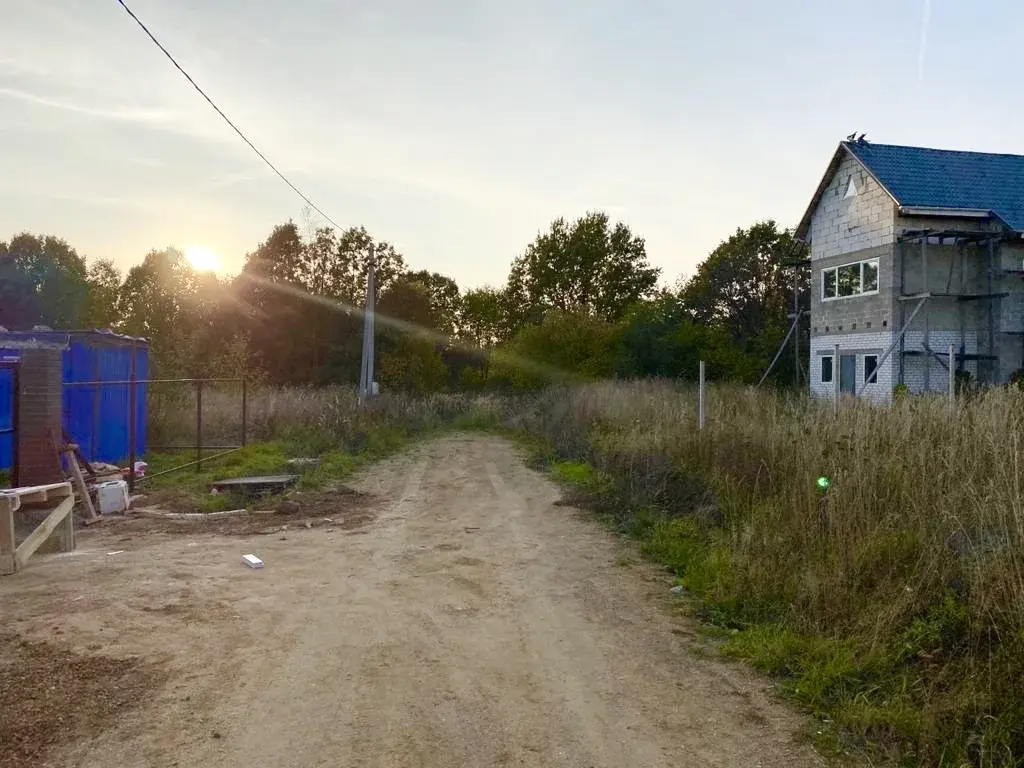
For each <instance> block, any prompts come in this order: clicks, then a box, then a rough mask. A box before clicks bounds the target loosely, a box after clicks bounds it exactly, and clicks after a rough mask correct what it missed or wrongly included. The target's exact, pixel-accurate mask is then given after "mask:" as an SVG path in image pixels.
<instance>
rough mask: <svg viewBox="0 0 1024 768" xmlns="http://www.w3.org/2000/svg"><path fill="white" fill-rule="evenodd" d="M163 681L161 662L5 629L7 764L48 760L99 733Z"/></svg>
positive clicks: (3, 743) (1, 670)
mask: <svg viewBox="0 0 1024 768" xmlns="http://www.w3.org/2000/svg"><path fill="white" fill-rule="evenodd" d="M163 680H164V674H163V672H162V671H161V669H160V667H158V666H157V665H156V664H153V663H150V662H145V661H143V660H141V659H136V658H115V657H111V656H102V655H83V654H80V653H77V652H75V651H73V650H71V649H69V648H65V647H61V646H57V645H54V644H52V643H48V642H33V641H30V640H25V639H23V638H21V637H20V636H19V635H16V634H0V701H2V702H3V717H2V718H0V768H28V766H38V765H42V764H43V763H44V759H45V756H46V754H47V752H48V751H49V750H50V749H51V748H52V747H54V746H56V745H57V744H67V743H69V742H71V741H74V740H76V739H79V738H88V737H90V736H95V735H96V734H97V733H99V732H100V731H101V730H103V729H104V728H106V727H107V726H108V725H111V724H113V722H114V721H115V720H116V719H118V718H119V717H120V716H122V715H123V714H124V712H125V711H126V710H128V709H132V708H134V707H137V706H139V704H141V703H142V702H144V701H149V700H150V699H151V698H152V692H153V690H154V689H155V688H157V687H159V686H160V685H161V684H162V683H163Z"/></svg>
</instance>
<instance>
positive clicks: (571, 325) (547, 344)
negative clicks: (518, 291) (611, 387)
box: [490, 310, 622, 389]
mask: <svg viewBox="0 0 1024 768" xmlns="http://www.w3.org/2000/svg"><path fill="white" fill-rule="evenodd" d="M621 344H622V326H621V324H617V323H610V322H608V321H606V320H603V319H601V318H599V317H596V316H593V315H588V314H581V313H577V314H570V313H567V312H561V311H559V310H552V311H550V312H548V313H547V315H545V317H544V320H543V322H541V323H540V324H539V325H528V326H525V327H524V328H523V329H522V330H520V331H519V333H518V334H516V336H515V338H514V339H512V341H511V342H510V343H509V344H508V345H507V346H506V347H505V348H504V349H503V350H502V354H500V355H494V356H492V363H491V374H490V375H491V378H492V379H494V380H497V381H504V382H508V383H509V384H511V385H512V386H513V387H516V388H518V389H531V388H539V387H542V386H544V385H545V384H547V383H550V382H552V381H559V380H564V379H593V378H603V377H608V376H611V375H613V374H614V372H615V366H616V361H617V359H618V356H619V354H620V352H619V350H620V349H621Z"/></svg>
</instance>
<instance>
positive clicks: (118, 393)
mask: <svg viewBox="0 0 1024 768" xmlns="http://www.w3.org/2000/svg"><path fill="white" fill-rule="evenodd" d="M33 341H36V342H40V343H45V344H60V345H61V346H63V348H64V384H65V386H64V414H63V421H64V430H65V432H66V433H67V434H68V436H69V437H70V438H71V439H72V440H74V441H75V442H76V443H78V445H79V447H80V448H81V450H82V453H83V454H85V456H86V458H88V459H89V460H90V461H106V462H112V463H116V462H121V461H123V460H124V459H125V458H127V457H128V455H129V454H130V453H131V451H130V446H129V434H130V431H131V430H130V426H129V424H130V416H129V400H130V397H129V390H130V388H131V385H130V384H128V383H127V382H128V380H129V379H131V378H132V357H133V355H134V358H135V371H134V374H135V375H134V378H135V379H136V380H145V379H147V378H148V377H149V345H148V344H147V343H146V341H145V340H143V339H133V338H130V337H127V336H118V335H117V334H114V333H109V332H103V331H16V332H9V331H8V332H0V359H3V358H17V357H19V351H18V350H19V349H20V348H21V347H22V346H24V345H25V344H26V343H32V342H33ZM113 381H116V382H121V383H118V384H106V385H100V384H93V383H90V384H79V385H78V386H76V383H79V382H113ZM10 386H11V376H10V372H9V371H4V370H3V369H0V427H4V426H6V425H8V424H9V423H10V420H11V415H12V414H11V403H12V398H11V394H10V391H9V390H10ZM135 387H136V399H137V402H136V414H135V418H136V425H135V455H137V456H142V455H143V454H144V453H145V449H146V384H136V385H135ZM13 447H14V436H13V435H11V434H4V432H3V430H2V429H0V469H9V468H10V467H11V463H12V460H13V456H14V452H13Z"/></svg>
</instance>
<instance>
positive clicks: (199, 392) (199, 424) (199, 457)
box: [195, 381, 203, 474]
mask: <svg viewBox="0 0 1024 768" xmlns="http://www.w3.org/2000/svg"><path fill="white" fill-rule="evenodd" d="M202 462H203V382H202V381H197V382H196V461H195V465H196V473H197V474H198V473H199V472H201V471H202V469H203V468H202Z"/></svg>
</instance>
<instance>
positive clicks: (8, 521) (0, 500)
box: [0, 494, 17, 576]
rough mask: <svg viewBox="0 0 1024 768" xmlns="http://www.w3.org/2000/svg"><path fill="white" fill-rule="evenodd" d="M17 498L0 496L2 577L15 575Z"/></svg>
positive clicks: (0, 569)
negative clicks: (15, 511) (15, 515)
mask: <svg viewBox="0 0 1024 768" xmlns="http://www.w3.org/2000/svg"><path fill="white" fill-rule="evenodd" d="M16 503H17V498H16V497H14V496H8V495H6V494H0V576H6V575H8V574H11V573H14V571H15V569H16V566H17V562H16V561H15V559H14V552H15V546H14V542H15V539H14V507H15V504H16Z"/></svg>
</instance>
